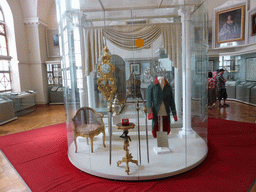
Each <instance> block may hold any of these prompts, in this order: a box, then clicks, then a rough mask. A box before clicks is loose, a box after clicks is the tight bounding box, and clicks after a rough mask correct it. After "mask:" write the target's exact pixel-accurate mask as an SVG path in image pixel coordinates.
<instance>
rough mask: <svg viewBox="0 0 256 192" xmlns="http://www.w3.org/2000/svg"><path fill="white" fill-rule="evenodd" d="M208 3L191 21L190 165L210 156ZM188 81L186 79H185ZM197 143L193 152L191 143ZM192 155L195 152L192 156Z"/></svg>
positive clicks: (194, 13)
mask: <svg viewBox="0 0 256 192" xmlns="http://www.w3.org/2000/svg"><path fill="white" fill-rule="evenodd" d="M207 10H208V9H207V1H205V2H204V3H202V4H201V5H200V6H199V7H198V8H197V10H195V11H194V12H193V14H192V16H191V17H190V19H191V22H190V23H191V26H190V34H191V35H190V36H189V38H190V43H191V44H190V46H189V45H186V46H189V47H191V49H190V50H191V52H190V57H189V60H190V62H191V82H192V83H191V93H192V99H191V122H190V125H191V128H190V129H189V128H188V129H187V133H186V136H187V138H188V139H187V141H186V148H187V154H186V156H187V165H189V164H191V163H194V162H195V161H196V159H204V158H205V157H206V154H207V150H208V148H207V126H208V121H207V119H208V117H207V109H208V107H207V106H208V56H207V55H208V53H207V50H208V35H207V34H208V29H207V14H208V11H207ZM186 80H188V79H187V77H186ZM195 141H196V142H198V147H197V148H193V145H191V143H193V142H195ZM191 151H194V152H193V153H191Z"/></svg>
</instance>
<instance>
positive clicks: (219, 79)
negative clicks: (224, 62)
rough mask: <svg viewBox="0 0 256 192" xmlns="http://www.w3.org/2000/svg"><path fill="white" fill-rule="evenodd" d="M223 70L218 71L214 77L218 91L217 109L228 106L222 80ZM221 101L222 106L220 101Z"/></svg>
mask: <svg viewBox="0 0 256 192" xmlns="http://www.w3.org/2000/svg"><path fill="white" fill-rule="evenodd" d="M224 71H225V70H224V69H219V70H218V74H217V76H216V80H217V90H218V100H219V107H228V106H229V105H228V104H226V99H227V97H228V95H227V90H226V79H224V77H223V74H224ZM222 99H223V104H222V103H221V100H222Z"/></svg>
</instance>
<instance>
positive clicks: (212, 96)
mask: <svg viewBox="0 0 256 192" xmlns="http://www.w3.org/2000/svg"><path fill="white" fill-rule="evenodd" d="M216 86H217V82H216V80H215V79H214V78H213V76H212V72H208V108H210V109H211V108H212V107H214V105H215V103H216Z"/></svg>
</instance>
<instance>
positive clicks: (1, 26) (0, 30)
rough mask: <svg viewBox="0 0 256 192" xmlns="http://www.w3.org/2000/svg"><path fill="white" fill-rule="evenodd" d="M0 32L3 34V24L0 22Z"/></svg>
mask: <svg viewBox="0 0 256 192" xmlns="http://www.w3.org/2000/svg"><path fill="white" fill-rule="evenodd" d="M0 34H2V35H4V34H5V30H4V24H0Z"/></svg>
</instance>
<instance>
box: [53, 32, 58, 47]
mask: <svg viewBox="0 0 256 192" xmlns="http://www.w3.org/2000/svg"><path fill="white" fill-rule="evenodd" d="M53 46H59V35H58V34H54V35H53Z"/></svg>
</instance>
